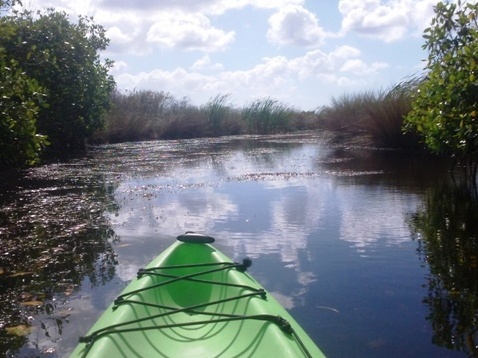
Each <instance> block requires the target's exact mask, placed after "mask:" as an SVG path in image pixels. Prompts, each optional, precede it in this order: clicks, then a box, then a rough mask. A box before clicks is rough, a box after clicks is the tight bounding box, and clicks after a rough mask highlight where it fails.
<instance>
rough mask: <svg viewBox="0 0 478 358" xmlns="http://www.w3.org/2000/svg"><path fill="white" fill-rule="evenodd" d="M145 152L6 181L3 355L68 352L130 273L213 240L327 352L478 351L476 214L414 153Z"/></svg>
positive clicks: (248, 148)
mask: <svg viewBox="0 0 478 358" xmlns="http://www.w3.org/2000/svg"><path fill="white" fill-rule="evenodd" d="M321 143H322V142H321V139H320V138H319V137H317V136H315V135H312V134H299V135H289V136H269V137H250V136H248V137H232V138H219V139H209V140H184V141H168V142H143V143H136V144H121V145H114V146H105V147H99V148H95V149H94V150H93V151H92V153H91V155H90V157H89V158H87V159H83V160H78V161H73V162H69V163H65V164H56V165H48V166H45V167H41V168H37V169H34V170H30V171H27V172H24V173H9V174H6V173H4V174H3V177H4V178H2V182H3V183H4V184H3V186H2V188H1V189H0V255H1V256H0V285H1V286H0V287H1V291H0V300H1V302H2V305H1V307H0V356H3V355H7V356H20V357H36V356H40V357H63V356H68V353H69V352H71V350H72V349H73V347H74V346H75V345H76V343H77V341H78V337H79V336H81V335H83V334H85V333H86V331H87V330H88V328H89V327H90V326H91V325H92V324H93V322H94V321H95V320H96V319H97V317H98V316H99V315H100V314H101V312H102V311H103V310H104V309H105V308H106V306H107V305H108V304H109V303H110V302H111V301H112V300H113V299H114V297H115V296H116V295H117V294H118V293H119V292H120V291H121V290H122V289H123V287H124V286H125V285H126V284H127V283H128V281H129V280H131V279H132V278H133V277H135V275H136V271H137V270H138V269H139V268H141V267H143V266H144V265H146V264H147V263H148V262H149V261H150V260H151V259H152V258H153V257H155V256H156V255H157V254H159V252H161V251H162V250H163V249H164V248H165V247H167V246H168V245H170V244H171V243H172V242H173V241H174V238H175V236H177V235H179V234H181V233H183V232H185V231H188V230H192V231H198V232H204V233H207V234H209V235H212V236H214V237H216V240H217V241H216V242H217V245H216V246H217V247H218V248H219V249H220V250H221V251H223V252H224V253H226V254H227V255H229V256H231V257H234V258H237V259H239V258H243V257H245V256H249V257H250V258H252V259H253V266H252V267H251V269H250V272H251V273H252V275H254V276H255V277H256V278H257V279H258V280H259V281H260V282H261V283H262V284H263V285H264V286H265V287H266V288H267V289H268V290H269V291H270V292H271V293H272V294H273V295H274V296H275V297H276V298H278V299H279V301H280V302H281V303H282V304H283V305H284V306H285V307H286V308H287V309H288V310H290V312H291V313H292V315H293V316H294V317H295V318H296V319H297V320H298V321H299V323H300V324H301V325H303V327H304V328H305V329H306V331H308V332H309V334H310V335H311V337H312V338H313V339H314V341H315V342H316V343H317V344H318V345H319V347H321V349H322V350H323V351H324V353H325V354H326V355H328V356H330V357H384V356H386V357H466V356H478V348H477V344H478V333H477V329H478V328H477V327H478V322H477V320H478V220H477V219H476V218H477V217H478V209H477V205H476V202H475V201H473V200H470V195H469V193H466V192H463V191H462V190H459V189H458V188H457V186H453V185H452V184H451V181H450V180H449V175H448V172H447V168H446V167H445V166H444V165H442V164H441V163H440V162H438V161H436V160H433V158H429V157H426V156H424V155H419V154H417V153H413V154H410V153H403V152H399V151H389V150H379V149H366V148H334V147H330V146H326V145H324V144H321Z"/></svg>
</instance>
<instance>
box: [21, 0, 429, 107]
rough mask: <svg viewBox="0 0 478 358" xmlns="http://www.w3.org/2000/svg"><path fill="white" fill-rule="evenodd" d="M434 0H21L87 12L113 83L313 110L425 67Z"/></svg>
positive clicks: (197, 100)
mask: <svg viewBox="0 0 478 358" xmlns="http://www.w3.org/2000/svg"><path fill="white" fill-rule="evenodd" d="M436 3H437V0H158V1H154V0H136V1H132V0H49V1H47V0H23V5H24V7H26V8H29V9H32V10H36V9H45V8H48V7H53V8H55V9H56V10H58V11H65V12H67V13H68V14H71V19H72V21H75V20H77V17H76V16H77V15H88V16H93V18H94V21H95V22H96V23H97V24H100V25H102V26H103V27H104V28H105V29H106V35H107V37H108V38H109V39H110V45H109V47H108V49H107V50H106V51H105V52H104V53H102V57H104V58H108V59H111V60H113V61H115V65H114V68H113V69H112V70H111V74H112V75H113V76H114V77H115V80H116V83H117V87H118V89H119V90H121V91H132V90H153V91H164V92H168V93H170V94H171V95H173V96H174V97H175V98H177V99H182V98H183V97H186V98H188V99H189V100H190V101H191V102H192V104H194V105H203V104H206V103H207V102H208V101H209V100H211V99H212V98H214V97H215V96H217V95H229V97H228V103H229V104H230V105H233V106H240V107H241V106H244V105H247V104H248V103H251V102H252V101H254V100H257V99H263V98H271V99H274V100H278V101H280V102H282V103H284V104H287V105H289V106H291V107H294V108H296V109H299V110H315V109H317V108H320V107H321V106H324V105H328V104H330V100H331V99H332V98H340V96H342V95H346V94H354V93H359V92H363V91H379V90H382V89H387V88H390V87H391V86H393V85H394V84H397V83H399V82H400V81H402V80H404V79H406V78H407V77H409V76H413V75H416V74H418V73H421V72H422V71H423V68H424V66H425V62H424V59H425V58H426V56H427V53H426V52H425V51H424V50H423V49H422V45H423V38H422V34H423V30H424V29H425V28H426V27H428V25H429V23H430V21H431V18H432V17H433V14H434V12H433V6H434V5H436Z"/></svg>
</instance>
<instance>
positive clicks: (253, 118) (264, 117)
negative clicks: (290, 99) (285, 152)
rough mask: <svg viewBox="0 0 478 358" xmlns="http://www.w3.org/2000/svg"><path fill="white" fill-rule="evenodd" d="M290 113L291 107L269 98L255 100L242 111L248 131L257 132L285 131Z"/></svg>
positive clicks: (291, 112)
mask: <svg viewBox="0 0 478 358" xmlns="http://www.w3.org/2000/svg"><path fill="white" fill-rule="evenodd" d="M292 114H293V110H292V109H291V108H289V107H288V106H286V105H285V104H282V103H280V102H278V101H277V100H274V99H271V98H266V99H258V100H255V101H253V102H252V103H251V104H250V105H248V106H246V107H245V108H244V109H243V111H242V115H243V117H244V118H245V120H246V122H247V128H248V131H249V133H257V134H269V133H279V132H285V131H287V129H288V128H287V125H288V123H289V120H290V119H291V116H292Z"/></svg>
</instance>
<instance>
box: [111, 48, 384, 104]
mask: <svg viewBox="0 0 478 358" xmlns="http://www.w3.org/2000/svg"><path fill="white" fill-rule="evenodd" d="M360 56H361V53H360V51H359V50H358V49H356V48H354V47H352V46H341V47H338V48H337V49H335V50H334V51H332V52H331V53H326V52H323V51H321V50H319V49H315V50H311V51H308V52H307V53H306V54H304V56H298V57H294V58H287V57H285V56H274V57H265V58H263V59H262V61H261V62H260V63H258V64H256V65H255V66H252V67H250V68H248V69H244V70H236V71H227V70H224V69H222V68H219V67H217V68H216V70H217V71H216V72H214V73H212V72H209V73H207V74H206V73H205V72H204V71H208V70H209V69H211V66H215V65H214V64H213V63H212V61H211V59H210V57H209V56H208V55H204V56H203V57H201V58H199V59H198V60H197V61H195V62H194V63H193V65H192V66H190V67H189V69H185V68H182V67H178V68H176V69H174V70H172V71H165V70H159V69H156V70H153V71H150V72H141V73H138V74H130V73H122V74H117V75H116V76H115V78H116V80H117V83H118V87H119V88H123V89H129V90H131V89H134V88H148V89H153V90H163V91H167V92H171V93H172V94H173V95H174V96H179V97H183V96H193V97H194V98H195V99H198V100H199V101H205V100H207V98H209V97H211V95H214V93H215V94H218V93H231V95H232V97H233V99H238V98H239V99H240V100H241V103H244V102H245V101H248V100H252V99H257V98H261V97H270V96H271V94H273V97H274V98H276V99H279V100H287V99H288V98H290V97H291V96H294V94H295V93H296V91H297V90H298V89H299V88H300V86H301V82H303V81H306V80H308V79H311V78H312V79H316V80H317V81H318V82H317V85H318V86H320V84H322V85H326V84H334V85H338V86H353V85H358V84H360V85H362V84H364V82H365V79H366V76H369V75H375V74H378V73H379V72H380V70H382V69H384V68H386V67H387V65H386V64H385V63H382V62H375V63H370V64H369V63H366V62H365V61H364V60H363V59H361V58H360ZM216 65H217V64H216ZM200 103H201V102H200Z"/></svg>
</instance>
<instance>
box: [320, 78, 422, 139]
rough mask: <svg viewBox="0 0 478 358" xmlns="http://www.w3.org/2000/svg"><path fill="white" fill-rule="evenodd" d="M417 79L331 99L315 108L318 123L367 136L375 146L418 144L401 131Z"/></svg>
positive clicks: (341, 134)
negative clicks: (328, 104) (324, 104)
mask: <svg viewBox="0 0 478 358" xmlns="http://www.w3.org/2000/svg"><path fill="white" fill-rule="evenodd" d="M417 81H418V80H417V79H409V80H404V81H403V82H401V83H399V84H398V85H396V86H393V87H391V88H390V89H387V90H379V91H364V92H361V93H356V94H344V95H342V96H341V97H339V98H332V101H331V105H330V106H326V107H322V108H320V109H319V110H318V111H317V115H318V118H319V119H318V121H319V126H320V127H321V128H323V129H327V130H330V131H332V132H334V133H336V134H337V138H338V139H339V140H340V139H342V138H343V137H348V138H350V137H358V136H362V137H366V138H368V139H369V143H370V144H371V145H375V146H386V147H393V148H404V147H417V146H419V139H418V137H417V136H416V135H415V134H412V133H406V134H404V133H403V117H404V116H405V115H406V114H408V112H409V111H410V110H411V95H412V92H413V91H414V90H415V89H416V85H417V83H418V82H417Z"/></svg>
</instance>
